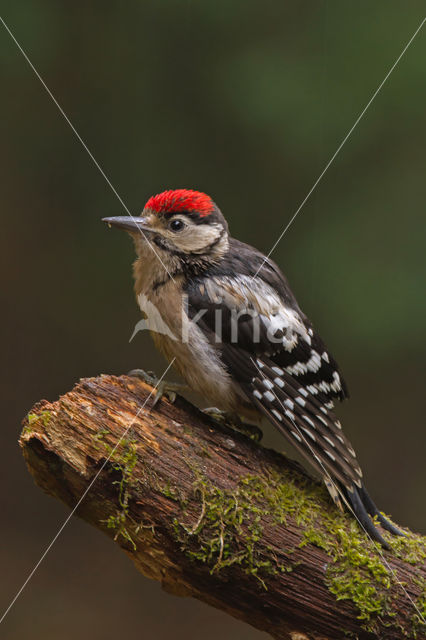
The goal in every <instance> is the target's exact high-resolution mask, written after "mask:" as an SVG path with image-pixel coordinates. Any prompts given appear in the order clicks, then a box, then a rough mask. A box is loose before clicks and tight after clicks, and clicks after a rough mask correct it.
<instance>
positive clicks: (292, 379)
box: [103, 189, 404, 548]
mask: <svg viewBox="0 0 426 640" xmlns="http://www.w3.org/2000/svg"><path fill="white" fill-rule="evenodd" d="M103 220H104V222H106V223H108V224H109V225H112V226H114V227H118V228H121V229H124V230H125V231H127V232H128V233H129V234H130V235H131V236H132V238H133V240H134V243H135V249H136V254H137V259H136V261H135V263H134V266H133V272H134V279H135V293H136V297H137V300H138V302H139V306H140V308H141V311H142V312H143V314H145V317H146V316H149V314H150V313H151V311H152V309H155V310H156V313H157V315H159V317H161V330H155V328H154V330H153V331H152V336H153V339H154V342H155V344H156V346H157V348H158V349H159V350H160V351H161V352H162V353H163V354H164V355H165V357H166V359H168V360H169V361H171V360H174V366H175V367H176V368H177V369H178V371H179V373H180V374H181V375H182V377H183V378H184V379H185V380H186V382H187V384H188V385H189V387H190V388H191V389H193V390H194V391H197V392H199V393H201V395H202V396H204V398H206V399H207V400H208V401H209V403H211V404H213V405H214V406H215V407H218V408H219V409H220V410H222V411H224V412H226V413H230V414H236V415H238V416H241V417H245V418H248V419H250V420H258V419H259V418H260V417H262V416H266V418H267V419H268V420H269V422H271V423H272V424H273V425H274V426H275V427H276V428H277V429H278V430H279V431H280V432H281V433H282V434H283V435H284V436H285V437H286V438H287V439H288V440H289V441H290V442H291V444H292V445H293V446H294V447H295V448H296V449H297V450H298V451H299V452H300V453H301V454H302V455H303V456H304V457H305V458H306V459H307V460H308V461H309V462H310V464H311V465H312V467H313V468H314V469H316V471H317V472H319V474H320V475H321V476H322V477H323V479H324V481H325V484H326V486H327V488H328V489H329V491H330V494H331V496H332V497H333V499H334V501H335V502H336V503H337V504H338V505H341V504H342V502H343V504H344V505H345V506H346V508H347V509H348V510H349V511H350V512H351V513H352V514H353V515H354V516H355V517H356V519H357V520H358V522H359V524H360V525H361V527H362V528H363V529H364V530H365V531H366V532H367V534H369V536H370V537H371V538H372V539H373V540H376V541H378V542H380V543H381V544H382V545H383V547H385V548H389V547H388V544H387V543H386V541H385V540H384V538H383V537H382V535H381V533H380V532H379V531H378V529H377V528H376V526H375V525H374V523H373V521H372V519H371V518H370V516H372V517H374V516H376V517H377V520H378V521H379V522H380V524H381V525H382V527H383V528H384V529H386V530H388V531H390V532H392V533H393V534H395V535H404V534H403V533H402V532H401V531H400V530H399V529H397V528H396V527H395V526H394V525H393V524H392V523H391V522H389V521H388V520H387V519H386V518H385V517H384V516H383V515H382V514H381V513H380V511H379V510H378V509H377V507H376V505H375V504H374V502H373V501H372V499H371V498H370V496H369V495H368V493H367V491H366V489H365V486H364V483H363V474H362V471H361V468H360V465H359V463H358V461H357V458H356V454H355V451H354V449H353V447H352V445H351V444H350V442H349V440H348V438H347V437H346V436H345V434H344V433H343V431H342V426H341V424H340V422H339V420H338V419H337V417H336V415H335V413H334V402H335V400H336V399H337V400H343V399H344V398H346V397H347V396H348V391H347V387H346V384H345V382H344V380H343V378H342V375H341V373H340V370H339V367H338V365H337V363H336V361H335V360H334V358H333V356H332V355H331V354H330V352H329V350H328V349H327V347H326V346H325V344H324V342H323V341H322V339H321V338H320V336H319V335H318V333H317V332H316V331H315V330H314V328H313V326H312V324H311V322H310V321H309V319H308V318H307V316H306V315H305V314H304V313H303V311H302V310H301V309H300V307H299V305H298V303H297V301H296V298H295V296H294V295H293V293H292V291H291V289H290V286H289V284H288V282H287V279H286V278H285V276H284V275H283V274H282V272H281V270H280V269H279V267H278V266H277V265H276V264H275V263H274V262H273V261H272V260H271V259H270V258H268V257H266V256H264V255H263V254H262V253H261V252H260V251H258V250H257V249H255V248H254V247H251V246H249V245H247V244H244V243H243V242H240V241H239V240H237V239H235V238H233V237H232V236H231V235H230V233H229V230H228V224H227V222H226V220H225V218H224V216H223V214H222V213H221V211H220V209H219V208H218V206H217V205H216V204H215V203H214V202H213V200H212V199H211V198H210V197H209V196H208V195H206V194H205V193H201V192H199V191H193V190H189V189H176V190H168V191H164V192H163V193H160V194H157V195H154V196H152V197H151V198H149V200H148V201H147V203H146V205H145V207H144V209H143V211H142V213H141V214H140V216H137V217H134V218H132V217H130V216H119V217H112V218H104V219H103ZM151 328H152V327H151ZM164 328H166V330H164Z"/></svg>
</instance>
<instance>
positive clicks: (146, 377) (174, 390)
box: [127, 369, 189, 410]
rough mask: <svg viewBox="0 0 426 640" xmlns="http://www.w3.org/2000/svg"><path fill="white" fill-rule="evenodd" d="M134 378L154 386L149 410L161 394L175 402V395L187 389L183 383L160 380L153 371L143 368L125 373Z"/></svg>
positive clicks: (157, 401) (156, 402)
mask: <svg viewBox="0 0 426 640" xmlns="http://www.w3.org/2000/svg"><path fill="white" fill-rule="evenodd" d="M127 375H128V376H132V377H134V378H139V379H140V380H142V381H143V382H146V383H147V384H149V385H150V386H151V387H154V388H155V397H154V401H153V403H152V405H151V410H152V409H153V408H154V407H155V406H156V405H157V404H158V403H159V402H160V400H161V398H162V397H163V396H166V398H168V399H169V400H170V402H172V403H173V402H175V400H176V396H177V394H178V393H182V391H188V390H189V387H187V386H186V385H185V384H179V383H178V382H167V380H161V379H159V378H157V376H156V375H155V373H154V372H153V371H145V370H144V369H132V370H131V371H129V373H128V374H127Z"/></svg>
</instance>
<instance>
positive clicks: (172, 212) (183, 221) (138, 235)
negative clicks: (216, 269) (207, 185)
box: [103, 189, 228, 264]
mask: <svg viewBox="0 0 426 640" xmlns="http://www.w3.org/2000/svg"><path fill="white" fill-rule="evenodd" d="M103 221H104V222H106V223H107V224H109V225H111V226H114V227H118V228H120V229H124V230H125V231H127V232H128V233H130V234H131V235H132V237H133V239H134V241H135V246H136V252H137V254H138V256H139V257H140V258H143V257H144V256H146V255H147V254H148V253H149V249H150V248H149V246H148V247H147V245H149V243H151V244H152V245H154V248H155V249H156V250H160V253H161V258H162V260H164V261H165V262H166V263H167V262H168V261H173V263H174V264H176V262H177V261H179V260H181V261H183V262H184V263H185V264H188V262H191V260H193V261H194V262H199V261H200V260H207V261H209V260H212V261H214V260H217V258H218V257H220V255H223V253H224V252H225V251H226V249H227V248H228V225H227V223H226V220H225V218H224V217H223V215H222V213H221V212H220V210H219V208H218V207H217V205H216V204H215V203H214V202H213V200H212V199H211V198H210V197H209V196H208V195H206V194H205V193H201V192H200V191H192V190H189V189H176V190H170V191H163V192H162V193H159V194H157V195H155V196H152V197H151V198H150V199H149V200H148V202H147V203H146V205H145V207H144V209H143V211H142V213H141V214H140V216H136V217H131V216H119V217H114V218H103ZM151 255H152V254H151Z"/></svg>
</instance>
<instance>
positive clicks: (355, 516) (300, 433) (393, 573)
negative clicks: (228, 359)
mask: <svg viewBox="0 0 426 640" xmlns="http://www.w3.org/2000/svg"><path fill="white" fill-rule="evenodd" d="M250 360H251V361H252V363H253V364H254V366H255V367H256V369H257V370H258V372H259V373H260V374H261V376H262V377H263V378H264V379H265V380H267V377H266V376H265V374H264V373H263V371H262V370H261V369H260V368H259V367H258V366H257V363H256V362H255V361H254V359H253V358H252V357H251V356H250ZM272 393H273V394H274V397H275V400H276V401H277V402H278V404H279V405H280V406H281V408H282V410H283V412H284V413H285V407H284V405H283V403H282V402H281V400H280V399H279V398H278V396H277V394H276V393H275V391H274V390H273V389H272ZM290 421H291V423H292V424H293V426H294V428H295V429H296V431H297V433H298V434H299V436H300V437H301V438H302V440H303V441H304V443H305V445H306V446H307V447H308V449H309V451H310V452H311V454H312V457H313V458H314V459H315V460H316V461H317V462H318V463H319V465H320V467H321V469H322V470H323V472H324V476H325V477H326V478H328V479H329V480H330V481H331V483H332V484H333V485H334V486H336V485H335V481H334V480H333V478H332V477H331V475H330V473H329V471H328V470H327V469H326V468H325V466H324V465H323V463H322V460H321V459H320V458H319V457H318V456H317V455H316V453H315V451H314V450H313V449H312V447H311V444H310V442H309V441H308V440H307V439H306V438H305V436H304V434H303V433H302V430H301V429H300V428H299V426H298V425H297V424H296V423H295V422H294V420H293V419H292V418H290ZM345 505H346V507H347V508H348V509H349V511H350V512H351V513H352V515H353V516H354V518H355V520H356V521H357V522H358V524H359V526H360V527H361V529H362V530H363V531H364V533H365V534H366V535H367V538H368V539H369V540H370V541H371V542H372V544H373V546H374V549H375V550H376V551H377V552H378V553H379V555H380V557H381V559H382V562H383V564H385V565H386V567H387V568H388V570H389V573H391V574H392V575H393V577H394V578H395V581H396V584H397V585H398V586H400V587H401V589H402V591H403V592H404V594H405V595H406V597H407V599H408V600H409V601H410V602H411V604H412V605H413V607H414V609H415V610H416V612H417V614H418V616H419V618H420V620H421V621H422V622H423V623H424V622H425V619H424V617H423V615H422V613H421V611H420V609H419V608H418V607H417V605H416V603H415V602H414V600H413V599H412V598H411V596H410V594H409V593H408V591H406V589H405V587H404V584H403V583H402V582H401V581H400V580H399V578H398V575H397V573H396V571H395V570H394V569H392V567H391V566H390V564H389V563H388V561H387V560H386V558H385V555H384V553H383V551H382V549H381V548H380V547H377V546H376V544H375V542H374V540H373V538H372V537H371V535H370V534H369V532H368V531H367V529H366V528H365V527H364V525H363V524H362V522H361V520H360V519H359V518H358V516H357V514H356V513H355V511H354V510H353V508H352V506H351V505H350V504H349V502H348V501H347V500H346V499H345ZM379 544H380V543H379Z"/></svg>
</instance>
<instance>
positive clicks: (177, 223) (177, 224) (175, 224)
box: [169, 218, 185, 231]
mask: <svg viewBox="0 0 426 640" xmlns="http://www.w3.org/2000/svg"><path fill="white" fill-rule="evenodd" d="M184 226H185V223H184V221H183V220H180V219H179V218H177V219H176V220H172V221H171V223H170V224H169V228H170V229H171V230H172V231H182V229H183V228H184Z"/></svg>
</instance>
